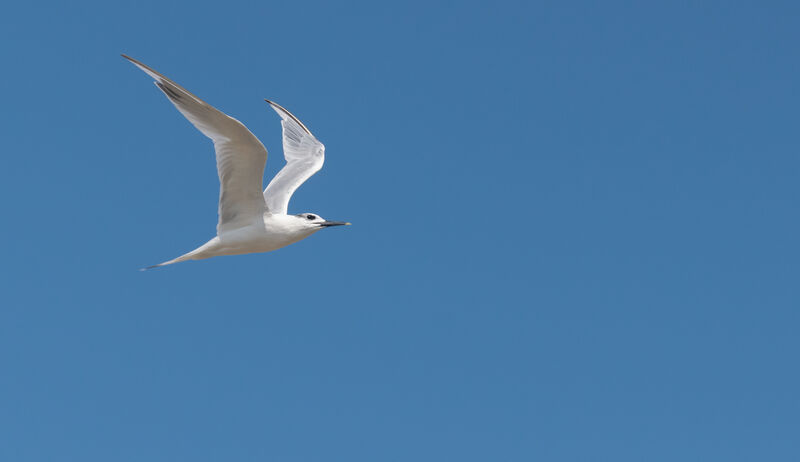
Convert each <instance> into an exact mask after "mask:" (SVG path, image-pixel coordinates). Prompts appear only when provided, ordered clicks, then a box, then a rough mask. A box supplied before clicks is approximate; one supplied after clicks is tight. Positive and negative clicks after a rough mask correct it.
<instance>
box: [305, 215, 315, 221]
mask: <svg viewBox="0 0 800 462" xmlns="http://www.w3.org/2000/svg"><path fill="white" fill-rule="evenodd" d="M306 218H308V219H309V220H313V219H315V218H317V217H315V216H314V215H308V216H307V217H306Z"/></svg>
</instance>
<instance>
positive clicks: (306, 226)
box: [289, 213, 350, 233]
mask: <svg viewBox="0 0 800 462" xmlns="http://www.w3.org/2000/svg"><path fill="white" fill-rule="evenodd" d="M289 217H290V218H292V219H293V220H292V225H293V226H296V227H299V228H300V229H303V230H305V231H308V232H309V233H313V232H315V231H319V230H320V229H322V228H329V227H331V226H342V225H349V224H350V223H347V222H344V221H327V220H325V219H324V218H322V217H321V216H319V215H317V214H316V213H298V214H297V215H289Z"/></svg>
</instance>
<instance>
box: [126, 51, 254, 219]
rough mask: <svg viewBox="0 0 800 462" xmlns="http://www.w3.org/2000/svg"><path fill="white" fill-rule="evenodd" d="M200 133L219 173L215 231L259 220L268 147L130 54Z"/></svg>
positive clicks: (231, 119) (241, 125)
mask: <svg viewBox="0 0 800 462" xmlns="http://www.w3.org/2000/svg"><path fill="white" fill-rule="evenodd" d="M122 57H123V58H125V59H127V60H128V61H130V62H132V63H133V64H135V65H136V67H138V68H139V69H141V70H142V71H144V72H145V73H146V74H148V75H149V76H150V77H152V78H153V79H155V84H156V85H157V86H158V88H160V89H161V91H162V92H164V94H165V95H166V96H167V98H168V99H169V100H170V101H171V102H172V104H174V105H175V107H176V108H177V109H178V111H180V112H181V114H183V115H184V116H185V117H186V118H187V119H188V120H189V122H191V123H192V125H194V126H195V127H196V128H197V129H198V130H200V132H202V133H203V134H204V135H206V136H207V137H209V138H211V140H212V141H213V142H214V150H215V151H216V158H217V173H218V174H219V181H220V193H219V222H218V223H217V233H222V232H223V231H229V230H233V229H236V228H241V227H243V226H247V225H249V224H251V223H253V222H254V221H257V220H261V219H262V217H263V214H264V212H265V210H266V204H265V202H264V197H263V195H262V193H261V187H262V186H263V182H262V180H263V176H264V165H265V164H266V162H267V150H266V148H264V145H263V144H261V141H259V140H258V138H256V137H255V135H253V134H252V133H251V132H250V130H248V129H247V127H245V126H244V124H242V123H241V122H239V121H238V120H236V119H234V118H233V117H230V116H228V115H226V114H224V113H222V112H220V111H219V110H217V109H216V108H214V107H213V106H211V105H209V104H207V103H206V102H204V101H203V100H201V99H200V98H198V97H197V96H195V95H193V94H192V93H190V92H189V91H188V90H186V89H185V88H183V87H181V86H180V85H178V84H177V83H175V82H173V81H172V80H170V79H168V78H167V77H165V76H163V75H161V74H160V73H159V72H157V71H156V70H154V69H152V68H150V67H148V66H147V65H145V64H143V63H141V62H139V61H137V60H135V59H133V58H131V57H129V56H126V55H122Z"/></svg>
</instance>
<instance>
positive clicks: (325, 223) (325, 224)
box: [319, 221, 350, 228]
mask: <svg viewBox="0 0 800 462" xmlns="http://www.w3.org/2000/svg"><path fill="white" fill-rule="evenodd" d="M319 225H320V226H322V227H324V228H327V227H328V226H343V225H347V226H350V223H348V222H346V221H323V222H322V223H320V224H319Z"/></svg>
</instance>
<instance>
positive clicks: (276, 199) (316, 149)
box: [264, 100, 325, 214]
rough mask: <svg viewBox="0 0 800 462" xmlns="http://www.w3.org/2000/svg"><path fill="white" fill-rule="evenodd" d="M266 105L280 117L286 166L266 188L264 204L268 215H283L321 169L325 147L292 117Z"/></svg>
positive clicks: (279, 107)
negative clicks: (292, 200)
mask: <svg viewBox="0 0 800 462" xmlns="http://www.w3.org/2000/svg"><path fill="white" fill-rule="evenodd" d="M265 101H266V102H267V103H269V105H270V106H271V107H272V109H274V110H275V112H277V113H278V115H279V116H280V117H281V126H282V127H283V156H284V157H285V158H286V165H285V166H284V167H283V168H282V169H281V171H279V172H278V174H277V175H275V178H273V179H272V181H270V183H269V185H267V188H266V189H265V190H264V200H265V201H266V203H267V208H268V209H269V210H270V212H272V213H283V214H285V213H287V210H288V208H289V199H291V197H292V194H294V192H295V190H297V188H298V187H300V185H301V184H303V183H304V182H305V181H306V180H307V179H309V178H310V177H311V176H312V175H313V174H315V173H317V172H318V171H319V170H320V169H321V168H322V164H323V163H324V162H325V146H324V145H323V144H322V143H320V142H319V140H317V139H316V138H315V137H314V135H312V134H311V131H310V130H309V129H308V128H307V127H306V126H305V125H304V124H303V123H302V122H300V120H299V119H298V118H297V117H295V116H294V115H293V114H292V113H290V112H289V111H287V110H286V109H284V108H283V107H282V106H281V105H279V104H277V103H274V102H272V101H270V100H265Z"/></svg>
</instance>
